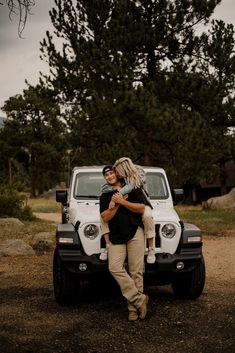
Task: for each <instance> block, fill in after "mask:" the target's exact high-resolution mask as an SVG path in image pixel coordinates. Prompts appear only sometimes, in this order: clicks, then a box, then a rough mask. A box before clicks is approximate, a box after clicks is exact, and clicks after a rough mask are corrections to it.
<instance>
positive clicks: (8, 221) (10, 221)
mask: <svg viewBox="0 0 235 353" xmlns="http://www.w3.org/2000/svg"><path fill="white" fill-rule="evenodd" d="M0 224H1V225H12V224H13V225H17V226H23V225H24V223H22V222H21V221H20V220H19V219H18V218H0Z"/></svg>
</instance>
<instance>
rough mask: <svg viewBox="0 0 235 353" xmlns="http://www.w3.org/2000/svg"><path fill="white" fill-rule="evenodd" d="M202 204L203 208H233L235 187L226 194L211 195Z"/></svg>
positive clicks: (234, 206)
mask: <svg viewBox="0 0 235 353" xmlns="http://www.w3.org/2000/svg"><path fill="white" fill-rule="evenodd" d="M202 206H203V208H204V209H214V210H219V209H232V208H235V188H233V189H232V190H231V191H230V192H229V193H228V194H226V195H222V196H217V197H211V198H210V199H208V200H207V201H205V202H204V203H203V204H202Z"/></svg>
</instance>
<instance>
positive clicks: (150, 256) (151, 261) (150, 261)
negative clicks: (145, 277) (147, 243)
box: [147, 248, 156, 264]
mask: <svg viewBox="0 0 235 353" xmlns="http://www.w3.org/2000/svg"><path fill="white" fill-rule="evenodd" d="M155 261H156V256H155V250H154V248H149V252H148V256H147V263H148V264H154V262H155Z"/></svg>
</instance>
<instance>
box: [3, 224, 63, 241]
mask: <svg viewBox="0 0 235 353" xmlns="http://www.w3.org/2000/svg"><path fill="white" fill-rule="evenodd" d="M23 223H24V225H23V226H20V225H15V224H12V225H9V224H8V225H2V224H1V227H0V241H2V240H6V239H22V240H24V241H25V242H26V243H28V244H30V243H31V242H32V240H33V239H34V236H35V234H37V233H40V232H55V231H56V225H55V224H54V223H51V222H47V221H43V220H38V219H37V220H34V221H31V222H30V221H27V222H23Z"/></svg>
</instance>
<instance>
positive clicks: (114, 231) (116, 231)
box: [100, 189, 145, 244]
mask: <svg viewBox="0 0 235 353" xmlns="http://www.w3.org/2000/svg"><path fill="white" fill-rule="evenodd" d="M113 194H114V192H106V193H103V194H102V195H101V197H100V213H102V212H104V211H105V210H107V209H108V207H109V202H110V201H111V198H112V196H113ZM127 201H130V202H133V203H143V204H144V203H145V200H144V196H143V193H142V191H141V189H134V190H132V191H131V192H130V193H129V194H128V198H127ZM108 224H109V231H110V233H109V237H110V241H111V243H112V244H123V243H126V242H127V241H129V240H130V239H132V238H133V237H134V235H135V233H136V231H137V228H138V227H142V228H144V226H143V222H142V214H140V213H135V212H132V211H130V210H128V209H127V208H125V207H124V206H122V205H120V206H119V208H118V210H117V212H116V214H115V216H114V217H113V218H112V219H111V220H110V221H109V222H108Z"/></svg>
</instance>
